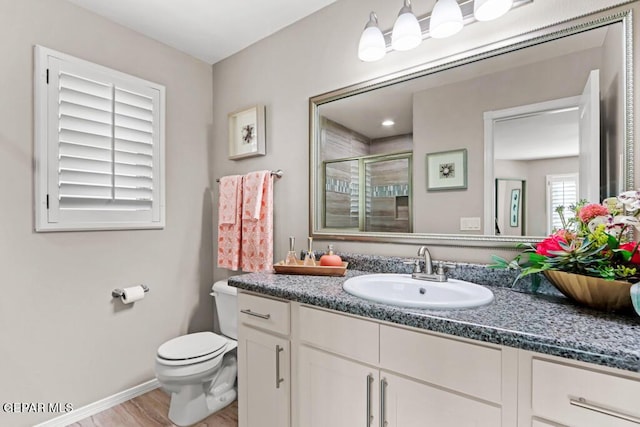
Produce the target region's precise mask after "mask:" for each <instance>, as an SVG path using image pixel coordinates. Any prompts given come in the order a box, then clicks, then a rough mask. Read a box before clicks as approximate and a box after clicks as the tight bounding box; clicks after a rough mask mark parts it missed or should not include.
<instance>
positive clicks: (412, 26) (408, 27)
mask: <svg viewBox="0 0 640 427" xmlns="http://www.w3.org/2000/svg"><path fill="white" fill-rule="evenodd" d="M420 43H422V29H421V28H420V23H419V22H418V18H416V15H414V14H413V12H412V11H411V1H410V0H404V6H402V9H400V13H398V18H397V19H396V22H395V24H393V31H392V32H391V47H392V48H393V49H394V50H410V49H413V48H414V47H416V46H418V45H419V44H420Z"/></svg>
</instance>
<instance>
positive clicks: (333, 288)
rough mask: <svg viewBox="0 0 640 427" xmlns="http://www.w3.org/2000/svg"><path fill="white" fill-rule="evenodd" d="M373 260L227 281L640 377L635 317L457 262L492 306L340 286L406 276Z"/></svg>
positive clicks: (639, 323)
mask: <svg viewBox="0 0 640 427" xmlns="http://www.w3.org/2000/svg"><path fill="white" fill-rule="evenodd" d="M344 258H345V256H343V259H344ZM371 258H372V257H367V263H369V264H366V263H362V262H358V261H354V259H353V258H351V259H350V261H352V265H353V266H354V267H356V268H362V269H351V267H352V265H350V269H349V270H347V274H346V276H345V277H326V276H293V275H280V274H274V273H250V274H245V275H240V276H234V277H231V278H229V285H231V286H235V287H237V288H240V289H244V290H247V291H252V292H257V293H261V294H264V295H269V296H273V297H278V298H283V299H286V300H290V301H298V302H300V303H304V304H309V305H313V306H317V307H323V308H328V309H331V310H336V311H340V312H344V313H350V314H354V315H359V316H363V317H369V318H372V319H377V320H382V321H388V322H392V323H396V324H399V325H406V326H412V327H417V328H422V329H426V330H430V331H434V332H440V333H445V334H450V335H454V336H458V337H464V338H470V339H474V340H479V341H485V342H490V343H494V344H500V345H505V346H509V347H515V348H521V349H524V350H531V351H535V352H539V353H545V354H550V355H554V356H560V357H566V358H569V359H574V360H580V361H583V362H590V363H595V364H599V365H603V366H608V367H613V368H619V369H624V370H628V371H634V372H640V317H638V316H636V315H632V314H609V313H603V312H599V311H595V310H592V309H588V308H584V307H580V306H578V305H576V304H574V303H572V302H570V301H569V300H567V299H566V298H564V297H562V296H559V295H558V294H556V293H554V292H553V291H551V292H545V293H546V294H540V293H539V294H532V293H529V292H523V291H522V289H519V290H520V291H517V290H514V289H513V288H511V284H512V280H510V278H512V277H513V273H511V276H509V273H507V272H496V271H495V270H490V269H486V268H485V267H484V266H477V265H471V264H461V265H460V266H461V268H460V267H459V268H458V269H456V270H453V272H454V273H456V274H451V276H452V277H454V276H456V277H457V278H461V279H466V280H470V281H475V282H476V283H480V284H482V285H485V286H487V287H488V288H489V289H491V291H493V294H494V296H495V301H494V302H493V303H491V304H489V305H487V306H483V307H478V308H474V309H464V310H447V311H444V310H425V309H415V308H402V307H396V306H391V305H387V304H379V303H374V302H370V301H367V300H364V299H362V298H358V297H355V296H352V295H350V294H348V293H346V292H345V291H344V290H343V289H342V284H343V283H344V281H345V280H346V279H348V278H350V277H355V276H359V275H362V274H370V273H372V272H373V273H376V272H380V270H381V269H382V270H387V271H386V272H399V273H402V272H406V271H398V270H402V267H398V268H396V271H388V270H389V268H388V267H389V265H396V266H398V265H402V264H401V261H402V260H401V259H393V258H385V259H384V260H382V258H378V259H373V260H371ZM387 263H389V264H387ZM363 267H364V268H366V271H365V270H364V268H363ZM404 268H406V267H404ZM474 279H475V280H474Z"/></svg>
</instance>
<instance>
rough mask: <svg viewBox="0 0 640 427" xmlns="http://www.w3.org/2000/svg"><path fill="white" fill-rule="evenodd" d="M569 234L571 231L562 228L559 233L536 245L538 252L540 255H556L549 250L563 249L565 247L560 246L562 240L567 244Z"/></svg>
mask: <svg viewBox="0 0 640 427" xmlns="http://www.w3.org/2000/svg"><path fill="white" fill-rule="evenodd" d="M568 234H569V233H567V232H566V230H560V231H558V232H557V233H555V234H552V235H551V236H549V237H547V238H546V239H544V240H543V241H542V242H540V243H538V244H537V245H536V253H537V254H538V255H544V256H550V257H552V256H555V255H553V254H550V253H549V251H552V252H553V251H562V250H563V249H562V247H561V246H560V242H562V243H564V244H566V243H567V237H568Z"/></svg>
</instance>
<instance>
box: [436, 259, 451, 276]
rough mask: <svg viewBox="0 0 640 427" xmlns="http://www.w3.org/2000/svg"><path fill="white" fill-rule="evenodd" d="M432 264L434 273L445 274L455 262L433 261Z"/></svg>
mask: <svg viewBox="0 0 640 427" xmlns="http://www.w3.org/2000/svg"><path fill="white" fill-rule="evenodd" d="M434 264H435V265H436V274H445V273H446V272H447V271H448V270H451V269H453V268H456V264H454V263H452V262H445V261H435V262H434Z"/></svg>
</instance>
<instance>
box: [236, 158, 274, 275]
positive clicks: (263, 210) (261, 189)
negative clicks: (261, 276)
mask: <svg viewBox="0 0 640 427" xmlns="http://www.w3.org/2000/svg"><path fill="white" fill-rule="evenodd" d="M242 187H243V188H242V255H241V266H242V270H243V271H265V270H272V266H273V179H272V178H271V172H270V171H268V170H267V171H259V172H251V173H249V174H247V175H245V176H244V180H243V185H242Z"/></svg>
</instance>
